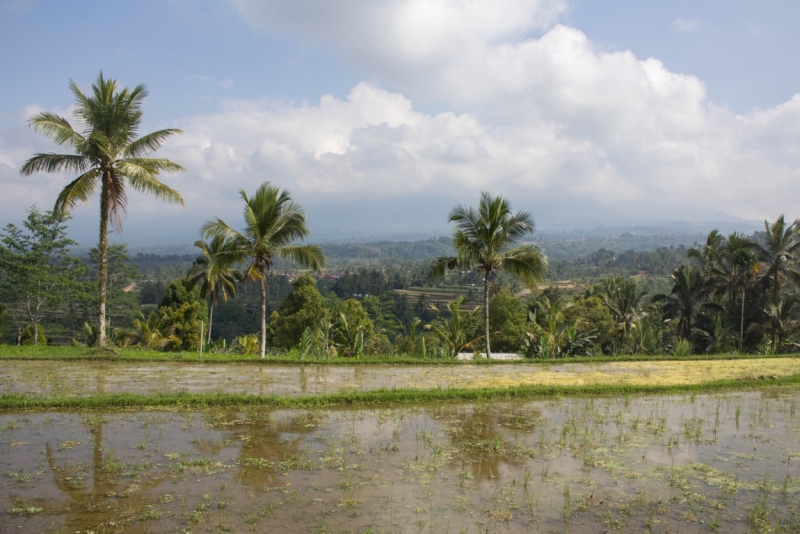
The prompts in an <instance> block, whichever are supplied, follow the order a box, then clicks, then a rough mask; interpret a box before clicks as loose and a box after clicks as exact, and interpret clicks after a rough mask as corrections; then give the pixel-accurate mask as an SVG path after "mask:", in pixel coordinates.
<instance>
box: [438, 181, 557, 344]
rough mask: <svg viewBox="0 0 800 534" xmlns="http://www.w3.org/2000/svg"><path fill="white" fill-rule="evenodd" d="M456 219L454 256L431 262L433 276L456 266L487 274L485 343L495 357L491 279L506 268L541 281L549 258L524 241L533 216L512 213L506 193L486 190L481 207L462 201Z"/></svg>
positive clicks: (515, 274) (526, 278) (529, 279)
mask: <svg viewBox="0 0 800 534" xmlns="http://www.w3.org/2000/svg"><path fill="white" fill-rule="evenodd" d="M448 222H454V223H455V224H456V228H455V230H454V232H453V248H455V250H456V256H454V257H439V258H436V259H435V260H434V261H433V262H432V263H431V268H430V275H431V276H432V277H441V276H444V274H445V272H446V271H447V270H448V269H449V270H455V269H473V268H474V269H476V270H477V271H478V272H480V273H482V274H483V310H484V317H483V319H484V321H483V322H484V343H485V346H486V356H487V357H491V348H490V342H489V339H490V336H489V329H490V324H489V280H490V278H491V277H492V275H493V274H495V273H497V272H505V273H507V274H509V275H511V276H513V277H516V278H519V279H520V280H522V281H524V282H525V283H526V284H527V285H528V286H532V285H533V284H535V283H536V282H540V281H541V280H542V279H543V277H544V274H545V271H546V270H547V260H546V258H545V257H544V255H543V254H542V253H541V252H540V251H539V249H537V248H536V247H535V246H534V245H532V244H530V243H523V242H522V240H523V238H525V237H526V236H527V235H529V234H531V233H533V229H534V224H533V217H531V215H530V214H529V213H526V212H524V211H518V212H516V213H511V206H510V204H509V203H508V201H507V200H505V199H504V198H503V197H500V196H497V197H493V196H492V195H490V194H489V193H488V192H485V191H484V192H482V193H481V198H480V201H479V203H478V208H477V209H475V208H473V207H466V206H464V205H459V206H456V207H455V208H453V210H452V211H451V212H450V217H449V219H448Z"/></svg>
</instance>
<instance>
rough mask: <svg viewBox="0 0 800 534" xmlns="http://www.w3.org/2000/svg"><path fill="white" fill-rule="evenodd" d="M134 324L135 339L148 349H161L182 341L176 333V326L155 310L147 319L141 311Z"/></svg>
mask: <svg viewBox="0 0 800 534" xmlns="http://www.w3.org/2000/svg"><path fill="white" fill-rule="evenodd" d="M132 326H133V332H132V334H133V335H132V337H133V341H134V342H135V343H138V344H139V345H142V346H143V347H144V348H146V349H148V350H161V349H163V348H164V347H166V346H167V345H168V344H170V343H180V339H178V338H177V337H176V336H175V335H174V328H171V327H170V326H169V325H168V324H167V321H166V318H165V317H164V316H162V315H159V314H158V312H156V311H155V310H153V311H151V312H150V314H149V315H148V316H147V318H146V319H145V317H144V314H143V313H141V312H139V318H138V319H136V320H134V321H133V324H132Z"/></svg>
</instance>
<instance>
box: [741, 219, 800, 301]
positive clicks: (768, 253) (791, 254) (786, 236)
mask: <svg viewBox="0 0 800 534" xmlns="http://www.w3.org/2000/svg"><path fill="white" fill-rule="evenodd" d="M764 230H765V232H766V236H765V237H764V240H763V244H762V243H759V242H757V241H752V242H751V243H750V244H749V247H750V249H751V250H752V251H753V252H754V253H755V255H756V258H757V259H758V261H759V263H760V264H761V266H762V269H763V275H762V279H767V280H769V282H770V284H771V285H772V301H773V302H775V303H777V302H778V300H779V299H778V295H779V294H780V290H781V285H782V283H783V281H784V280H786V279H789V280H790V281H791V282H793V283H795V284H800V264H798V262H797V259H796V258H797V254H798V253H800V221H797V220H796V221H794V222H793V223H791V224H787V223H786V221H785V219H784V216H783V215H781V216H780V217H778V220H777V221H775V223H774V224H769V222H767V221H764Z"/></svg>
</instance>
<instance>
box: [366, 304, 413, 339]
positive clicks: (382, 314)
mask: <svg viewBox="0 0 800 534" xmlns="http://www.w3.org/2000/svg"><path fill="white" fill-rule="evenodd" d="M361 303H362V305H363V306H364V309H365V310H366V311H367V314H369V318H370V319H372V322H373V324H374V325H375V330H377V331H378V332H383V333H384V334H386V335H387V338H388V337H391V338H392V339H394V338H395V337H397V335H398V334H399V333H400V332H401V331H402V328H403V325H402V324H400V321H399V320H398V318H397V316H395V314H394V309H395V306H396V304H395V300H394V299H393V298H392V296H391V294H389V293H385V294H383V295H381V296H380V297H376V296H373V295H370V296H368V297H364V300H362V301H361Z"/></svg>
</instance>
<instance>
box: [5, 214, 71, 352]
mask: <svg viewBox="0 0 800 534" xmlns="http://www.w3.org/2000/svg"><path fill="white" fill-rule="evenodd" d="M23 226H24V229H21V228H18V227H17V226H15V225H14V224H9V225H7V226H6V228H5V234H4V235H3V236H2V237H1V238H0V269H1V270H2V271H4V276H3V282H4V283H3V288H2V292H3V294H4V300H6V301H7V302H9V303H12V304H13V306H12V313H14V315H15V316H16V318H17V322H21V321H22V320H23V319H22V318H23V317H24V320H25V321H27V322H28V324H29V325H30V327H31V340H32V344H33V345H38V344H39V329H40V324H41V322H42V320H43V319H44V317H45V316H46V315H47V314H48V313H51V312H53V311H54V310H55V309H56V308H57V307H58V306H59V305H61V304H62V303H63V302H64V301H65V300H67V298H68V295H69V293H70V292H71V290H72V289H73V288H74V283H75V280H74V276H73V271H78V270H80V268H81V267H82V266H83V265H82V263H81V262H80V261H79V260H77V259H75V258H72V257H70V256H69V255H68V254H67V249H68V248H69V247H70V246H73V245H76V243H75V242H74V241H73V240H71V239H69V238H68V237H67V236H66V225H65V224H64V221H63V220H62V219H58V218H56V217H54V216H53V214H52V212H45V213H40V212H39V211H38V210H37V209H36V207H35V206H34V207H32V208H30V209H29V210H28V217H27V218H26V219H25V221H24V222H23Z"/></svg>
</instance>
